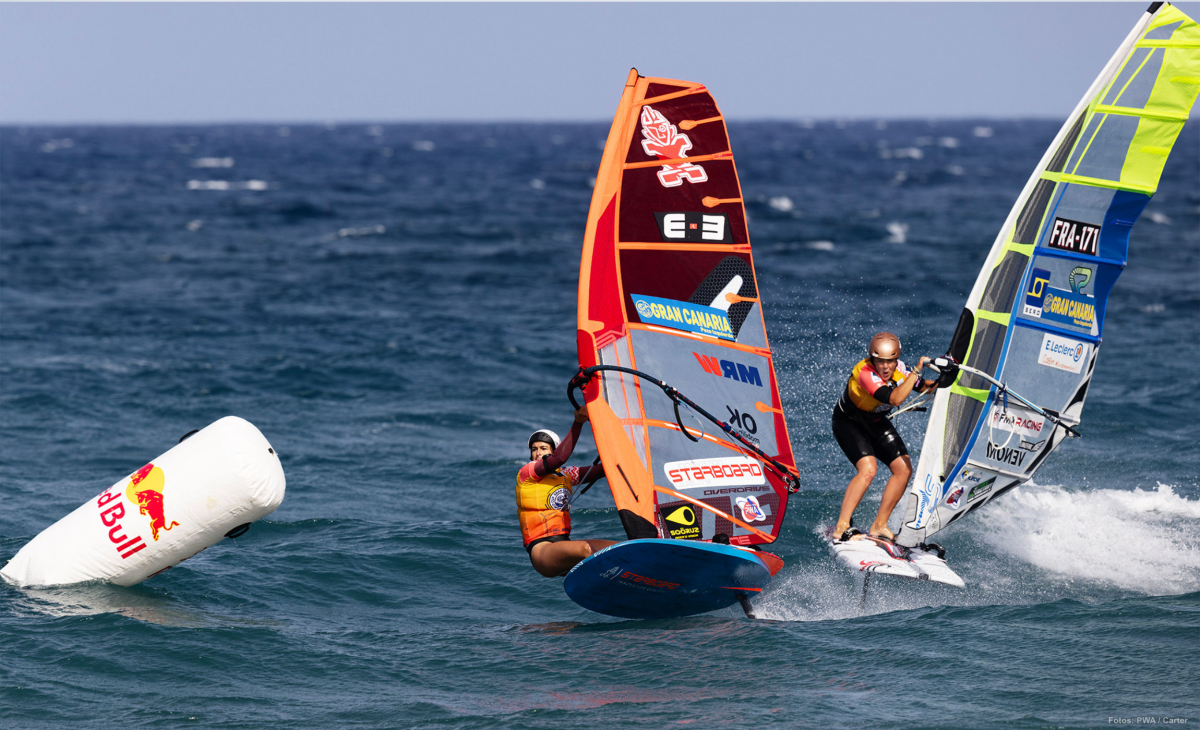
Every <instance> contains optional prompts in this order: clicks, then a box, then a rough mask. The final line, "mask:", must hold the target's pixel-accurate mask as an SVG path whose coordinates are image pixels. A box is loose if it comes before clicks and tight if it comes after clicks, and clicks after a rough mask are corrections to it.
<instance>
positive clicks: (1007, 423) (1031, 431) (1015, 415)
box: [988, 408, 1046, 437]
mask: <svg viewBox="0 0 1200 730" xmlns="http://www.w3.org/2000/svg"><path fill="white" fill-rule="evenodd" d="M1045 424H1046V420H1045V419H1044V418H1042V417H1041V416H1039V415H1037V414H1036V413H1033V412H1032V411H1018V410H1016V409H1012V408H1010V409H1008V410H1007V411H1006V410H994V411H992V418H991V420H990V422H989V424H988V425H989V426H991V427H992V428H999V429H1001V430H1004V431H1011V432H1012V433H1016V434H1020V435H1021V436H1029V437H1036V436H1041V435H1042V426H1044V425H1045Z"/></svg>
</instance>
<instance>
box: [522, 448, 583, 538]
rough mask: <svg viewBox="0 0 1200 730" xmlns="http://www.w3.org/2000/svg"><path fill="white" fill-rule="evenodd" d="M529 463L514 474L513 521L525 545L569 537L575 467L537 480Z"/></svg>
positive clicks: (576, 469)
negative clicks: (515, 488) (518, 526)
mask: <svg viewBox="0 0 1200 730" xmlns="http://www.w3.org/2000/svg"><path fill="white" fill-rule="evenodd" d="M537 463H538V462H536V461H531V462H529V463H528V464H526V465H525V466H523V467H521V470H520V471H519V472H517V519H518V520H520V522H521V539H522V541H523V543H524V544H525V545H528V544H529V543H531V542H533V541H534V540H538V539H540V538H543V537H553V536H554V535H569V534H571V513H570V512H569V511H568V510H569V509H570V508H571V489H572V487H574V486H575V485H576V484H578V483H579V472H580V469H579V467H575V466H566V467H563V468H561V469H559V470H558V471H555V472H551V473H549V474H547V475H546V476H544V477H542V478H541V479H538V478H537V476H536V475H535V474H534V472H533V467H534V466H535V465H536V464H537Z"/></svg>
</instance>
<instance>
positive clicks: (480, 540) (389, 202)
mask: <svg viewBox="0 0 1200 730" xmlns="http://www.w3.org/2000/svg"><path fill="white" fill-rule="evenodd" d="M1058 124H1059V123H1058V122H1048V121H1038V120H1027V121H988V120H970V121H938V122H925V121H903V122H901V121H896V122H886V123H885V122H876V121H874V120H872V121H862V122H846V123H834V122H817V123H807V124H800V123H785V122H773V123H765V122H764V123H733V124H731V125H730V134H731V139H732V143H733V149H734V153H735V154H736V155H737V159H738V162H739V167H740V169H739V172H740V176H741V180H742V184H743V186H744V191H745V195H746V198H747V208H748V211H749V215H750V234H751V239H752V241H753V242H754V245H755V251H756V261H757V266H758V277H759V285H760V287H761V292H762V297H763V300H764V302H765V312H766V320H767V327H768V331H769V334H770V336H771V341H772V344H773V346H774V348H775V350H776V353H777V355H778V361H777V362H778V369H779V376H780V381H781V389H782V392H783V396H784V404H785V408H786V410H787V416H788V419H789V424H790V429H791V436H792V439H793V442H794V446H795V449H796V453H797V457H798V459H799V463H800V470H801V475H802V478H803V483H804V490H803V491H802V492H801V493H799V494H798V495H796V496H795V497H794V501H793V502H792V507H791V509H789V512H788V517H787V525H786V527H785V529H784V530H783V533H782V537H781V539H780V540H779V541H778V543H776V546H775V549H776V551H777V552H778V553H779V554H780V555H781V556H782V557H783V558H784V560H785V561H786V563H787V565H786V567H785V568H784V569H783V571H782V572H781V573H780V575H779V576H778V577H777V578H776V581H775V582H774V583H773V584H772V586H771V587H770V588H769V589H768V591H767V592H766V593H764V595H763V596H762V597H761V599H759V601H758V607H759V612H760V613H761V615H762V616H764V620H760V621H749V620H747V619H745V618H744V617H742V616H741V614H740V611H735V610H729V611H725V612H720V613H715V614H709V615H705V616H698V617H692V618H686V619H677V620H667V621H620V620H616V619H611V618H607V617H604V616H600V615H597V614H592V613H589V612H587V611H585V610H583V609H582V608H580V607H578V606H576V605H575V604H574V603H572V602H571V601H570V600H569V599H568V598H567V597H566V595H565V594H564V593H563V590H562V586H561V579H546V578H542V577H540V576H538V575H537V574H536V573H534V571H533V570H532V569H531V567H530V566H529V562H528V559H527V557H526V554H525V551H524V550H523V549H522V548H521V545H520V537H519V532H518V529H517V525H516V518H515V509H514V503H513V481H514V475H515V472H516V470H517V468H518V467H519V466H520V464H521V463H522V461H523V456H524V454H525V453H527V452H525V450H524V443H525V439H526V438H527V436H528V434H529V433H530V432H531V431H533V430H534V429H535V428H538V427H543V426H544V427H549V428H554V429H557V430H560V431H561V430H562V429H565V428H567V427H568V425H569V423H570V407H569V405H568V403H567V400H566V397H565V387H566V383H567V380H568V379H569V378H570V377H571V375H572V373H573V371H574V370H575V349H574V347H575V345H574V343H575V338H574V321H575V320H574V317H575V310H574V308H575V287H576V276H577V266H578V257H579V250H580V242H581V237H582V233H583V228H584V223H585V219H586V215H587V207H588V202H589V199H590V195H591V183H592V177H593V175H594V174H595V169H596V166H597V164H598V162H599V159H600V151H601V147H602V145H603V139H604V137H605V134H606V131H607V125H605V124H591V125H589V124H575V125H566V124H563V125H549V124H547V125H520V124H507V125H488V124H478V125H450V124H445V125H365V124H359V125H353V124H347V125H328V126H301V125H296V126H290V127H282V126H278V125H271V126H265V125H260V126H205V127H132V126H131V127H78V128H74V127H52V128H51V127H30V128H16V127H5V128H0V498H2V499H3V505H4V507H3V509H2V510H0V561H3V560H5V559H7V558H8V557H10V556H11V555H13V554H14V553H16V551H17V550H18V549H19V548H20V547H21V546H22V545H23V544H24V543H25V542H26V541H28V540H29V539H30V538H32V537H33V536H34V535H36V534H37V533H38V532H39V531H40V530H42V529H43V528H44V527H46V526H48V525H49V524H51V523H52V522H54V521H55V520H57V519H59V518H60V517H61V516H63V515H64V514H66V513H67V512H69V511H71V510H72V509H74V508H75V507H76V506H78V505H79V504H81V503H82V502H84V501H85V500H86V499H88V498H89V497H91V496H93V495H95V494H97V493H98V492H100V491H101V490H102V489H104V488H105V487H107V486H108V485H110V484H111V483H113V482H114V481H116V480H117V479H119V478H121V477H122V476H124V475H126V474H128V473H130V472H131V471H132V470H134V469H136V468H137V467H139V466H140V465H142V464H143V463H145V462H146V461H147V460H148V459H150V458H153V457H154V456H156V455H157V454H159V453H161V452H163V451H165V450H166V449H168V448H170V447H171V446H172V445H173V444H174V443H175V442H176V440H177V439H178V438H179V437H180V436H181V435H183V434H184V433H186V432H188V431H190V430H191V429H193V428H198V427H202V426H204V425H206V424H208V423H210V422H212V421H214V420H216V419H218V418H220V417H222V416H225V415H230V414H234V415H239V416H242V417H244V418H246V419H248V420H250V421H251V422H253V423H254V424H256V425H257V426H258V427H259V428H260V429H261V430H262V431H263V432H264V434H266V436H267V438H269V439H270V440H271V442H272V443H273V445H274V447H275V448H276V450H277V451H278V452H279V454H280V457H281V459H282V462H283V466H284V469H285V471H286V474H287V479H288V488H287V497H286V499H285V500H284V503H283V505H282V507H281V508H280V509H279V510H278V511H277V512H275V513H274V514H273V515H271V516H270V517H269V518H267V519H266V520H264V521H260V522H258V523H256V524H255V525H254V526H253V527H252V528H251V529H250V531H249V533H248V534H247V535H245V536H244V537H242V538H240V539H238V540H236V541H225V542H223V543H221V544H219V545H218V546H216V547H214V548H212V549H210V550H207V551H205V552H204V553H202V554H201V555H198V556H197V557H195V558H193V559H191V560H189V561H187V562H186V563H184V564H182V565H180V566H178V567H176V568H174V569H172V570H170V571H168V572H166V573H164V574H162V575H160V576H157V577H155V578H152V579H150V580H149V581H147V582H145V583H144V584H142V585H140V586H136V587H133V588H116V587H112V586H105V585H88V586H76V587H70V588H58V589H51V590H21V589H17V588H14V587H12V586H7V585H0V637H2V641H0V726H2V727H6V728H8V727H12V728H59V727H64V726H68V725H70V726H80V727H136V728H149V727H161V728H175V727H205V728H209V727H211V728H260V727H270V728H313V727H337V728H410V727H413V728H415V727H421V728H434V727H437V728H490V727H505V728H555V729H556V730H557V729H563V728H599V727H655V728H658V727H674V726H677V725H678V726H689V725H691V726H695V727H709V728H711V727H758V726H763V725H772V726H781V727H844V726H853V725H865V726H887V727H901V728H1091V727H1109V726H1112V725H1114V724H1149V723H1147V722H1146V721H1145V720H1144V719H1143V720H1142V722H1141V723H1136V720H1137V719H1138V718H1153V719H1154V720H1155V724H1156V725H1163V724H1169V723H1167V722H1166V721H1167V720H1171V719H1186V720H1188V722H1187V723H1186V724H1182V725H1181V724H1179V723H1175V724H1172V726H1191V725H1196V724H1200V667H1198V665H1197V664H1196V662H1195V653H1196V650H1197V647H1198V646H1200V537H1198V535H1200V479H1198V476H1197V474H1198V467H1200V446H1198V444H1200V426H1197V421H1196V419H1195V405H1194V401H1195V399H1194V393H1195V379H1194V378H1193V377H1191V371H1192V370H1194V368H1195V365H1196V363H1197V362H1200V126H1197V125H1196V124H1195V121H1193V122H1192V124H1191V125H1190V126H1189V127H1187V128H1186V129H1185V130H1184V133H1183V135H1182V137H1181V139H1180V141H1179V143H1178V144H1177V146H1176V148H1175V152H1174V154H1173V156H1172V157H1171V159H1170V161H1169V163H1168V164H1167V168H1166V171H1165V173H1164V176H1163V181H1162V184H1161V186H1160V192H1159V193H1158V195H1157V196H1156V197H1155V199H1154V200H1153V202H1152V203H1151V204H1150V206H1149V207H1148V208H1147V210H1146V213H1145V214H1144V215H1143V216H1142V219H1141V221H1140V222H1139V223H1138V224H1137V226H1136V227H1135V228H1134V230H1133V235H1132V242H1131V246H1130V261H1129V266H1128V269H1127V271H1126V272H1125V273H1124V274H1123V276H1122V278H1121V280H1120V281H1119V282H1118V284H1117V286H1116V288H1115V291H1114V292H1113V295H1112V299H1111V302H1110V306H1109V310H1108V326H1107V329H1106V338H1105V342H1104V347H1103V352H1102V354H1101V357H1100V361H1099V364H1098V367H1097V373H1096V376H1095V379H1094V381H1093V386H1092V389H1091V392H1090V393H1089V396H1088V402H1087V407H1086V408H1085V411H1084V423H1083V427H1082V429H1081V430H1082V431H1083V433H1084V434H1085V438H1083V439H1081V440H1075V441H1071V442H1070V443H1067V444H1064V445H1063V446H1062V448H1060V449H1059V451H1058V452H1057V453H1056V454H1055V455H1054V457H1053V458H1051V459H1050V460H1049V462H1048V463H1047V465H1046V466H1045V467H1044V468H1043V469H1042V470H1041V471H1040V472H1039V474H1038V479H1037V483H1036V484H1031V485H1026V486H1024V487H1022V488H1021V489H1019V490H1017V491H1015V492H1013V493H1010V494H1008V495H1006V496H1005V497H1004V498H1002V499H1001V500H998V501H997V502H996V503H994V504H993V505H991V506H989V507H988V508H986V509H984V510H982V511H981V512H979V513H977V514H973V515H972V516H971V517H970V518H968V519H966V520H963V521H962V522H960V523H957V524H955V525H954V526H953V527H952V528H951V529H949V530H947V531H946V532H944V533H942V535H941V537H943V538H944V539H942V540H941V542H943V544H944V545H945V546H946V547H947V549H948V551H949V559H950V562H951V565H952V566H953V567H955V568H956V569H957V570H958V572H959V573H960V574H961V575H962V576H963V578H964V579H966V581H967V582H968V584H969V585H968V587H967V588H966V589H963V590H956V589H952V588H949V587H946V586H929V585H919V584H915V583H908V582H899V581H891V582H889V581H887V580H886V579H885V578H883V577H880V578H878V579H877V580H875V581H872V587H871V593H870V596H869V598H868V601H867V604H866V606H865V607H864V608H862V609H860V607H859V602H858V594H859V591H858V585H857V582H856V580H855V579H854V578H853V577H852V576H850V575H849V574H848V573H846V572H844V571H842V570H839V569H838V568H836V567H835V566H834V565H833V564H832V562H831V560H830V558H829V556H828V554H827V552H826V550H825V548H824V546H823V544H822V542H821V540H820V539H819V537H818V533H819V531H820V530H821V529H823V528H824V527H827V526H828V525H829V524H830V523H831V521H832V520H833V519H834V518H835V517H836V512H837V506H838V504H839V503H840V499H841V494H842V491H843V490H844V488H845V485H846V482H847V481H848V480H849V478H850V476H851V472H852V470H851V466H850V465H849V464H848V463H847V462H846V461H845V458H844V457H843V456H842V454H841V452H840V451H839V450H838V448H837V446H836V445H835V444H834V442H833V439H832V437H831V435H830V433H829V413H830V409H831V407H832V404H833V402H834V401H835V399H836V398H837V396H838V395H839V392H840V388H841V384H842V380H843V378H844V377H845V372H846V371H847V369H848V368H849V367H850V366H851V365H852V364H853V363H854V362H856V361H857V359H858V358H859V356H860V352H861V350H862V348H863V347H864V344H865V342H866V340H867V339H868V338H869V337H870V335H871V334H872V333H873V332H875V331H876V330H879V329H890V330H892V331H895V332H898V333H899V334H900V336H901V338H902V339H903V341H904V344H905V349H906V353H909V355H910V356H912V357H915V356H917V355H919V354H938V353H940V352H942V351H944V348H945V346H946V344H947V343H948V341H949V338H950V335H951V333H952V331H953V329H954V326H955V323H956V321H957V317H958V312H959V311H960V310H961V308H962V305H963V302H964V301H965V298H966V295H967V293H968V291H969V289H970V287H971V284H972V282H973V281H974V279H975V276H976V273H977V272H978V270H979V266H980V264H981V263H982V260H983V257H984V255H985V254H986V252H987V250H988V248H989V246H990V244H991V241H992V239H993V238H994V236H995V234H996V231H997V229H998V228H999V226H1000V224H1001V223H1002V221H1003V220H1004V218H1005V216H1006V214H1007V213H1008V210H1009V208H1010V207H1011V205H1012V203H1013V200H1014V199H1015V197H1016V195H1017V194H1018V192H1019V190H1020V189H1021V187H1022V185H1023V184H1024V182H1025V180H1026V178H1027V177H1028V175H1029V173H1030V171H1031V170H1032V168H1033V166H1034V165H1035V164H1036V162H1037V160H1038V159H1039V157H1040V156H1041V153H1042V151H1043V150H1044V149H1045V148H1046V146H1047V145H1048V143H1049V141H1050V140H1051V138H1052V137H1053V135H1054V133H1055V132H1056V131H1057V128H1058ZM903 418H905V419H906V420H904V422H903V423H902V425H901V432H902V434H903V435H904V437H905V438H906V440H907V441H908V443H909V446H910V448H911V449H912V450H913V451H914V452H916V451H917V450H918V449H919V447H920V441H921V434H922V431H923V428H924V418H925V416H924V415H920V414H915V415H910V416H906V417H903ZM594 455H595V451H594V445H593V443H592V442H591V439H590V437H587V436H585V439H584V442H583V444H582V445H581V446H580V448H579V449H578V450H577V452H576V457H575V460H574V462H575V463H580V464H582V463H586V462H590V460H591V459H592V458H593V457H594ZM879 482H880V484H877V485H876V486H875V487H874V488H873V490H872V492H871V493H870V494H869V496H868V498H867V500H865V502H864V506H863V508H860V519H864V518H865V517H869V515H870V513H871V512H872V511H873V510H874V507H875V504H876V503H877V501H878V498H879V490H880V489H881V482H882V479H880V480H879ZM606 495H607V492H606V490H604V489H603V488H597V489H594V490H592V491H591V492H590V493H588V495H586V496H585V497H584V498H583V499H582V500H580V502H579V506H578V509H577V512H576V514H575V525H576V529H575V534H576V535H577V536H585V537H618V536H620V534H621V531H620V527H619V524H618V521H617V518H616V515H615V512H614V510H613V507H612V503H611V498H606ZM901 511H902V510H898V513H900V512H901Z"/></svg>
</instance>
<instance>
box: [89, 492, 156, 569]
mask: <svg viewBox="0 0 1200 730" xmlns="http://www.w3.org/2000/svg"><path fill="white" fill-rule="evenodd" d="M120 499H121V494H120V492H116V493H113V492H105V493H104V494H101V495H100V499H98V500H96V506H97V507H99V508H100V522H101V524H103V525H104V526H105V527H107V528H109V529H108V539H109V540H110V541H112V543H113V545H114V546H115V547H116V550H117V552H118V553H119V554H120V555H121V559H122V560H124V559H125V558H128V557H129V556H130V555H133V554H134V553H136V552H137V551H139V550H142V549H144V548H145V547H146V543H145V542H143V541H142V538H141V536H140V535H134V536H133V537H132V538H129V537H128V536H126V535H125V533H124V530H125V528H123V527H121V523H120V521H119V520H120V519H121V518H122V517H124V516H125V503H124V502H122V501H120Z"/></svg>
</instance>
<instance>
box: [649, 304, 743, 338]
mask: <svg viewBox="0 0 1200 730" xmlns="http://www.w3.org/2000/svg"><path fill="white" fill-rule="evenodd" d="M630 297H631V298H632V299H633V306H634V308H635V309H637V313H638V317H639V318H640V319H641V320H642V321H643V322H646V323H649V324H661V325H663V326H665V327H670V328H672V329H677V330H683V331H685V332H696V333H698V334H702V335H708V336H709V337H719V338H721V339H723V340H732V339H733V325H731V324H729V316H728V315H727V314H725V312H722V311H721V310H720V309H717V308H716V307H706V306H704V305H703V304H692V303H691V302H681V301H678V300H676V299H662V298H660V297H651V296H646V295H644V294H630Z"/></svg>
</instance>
